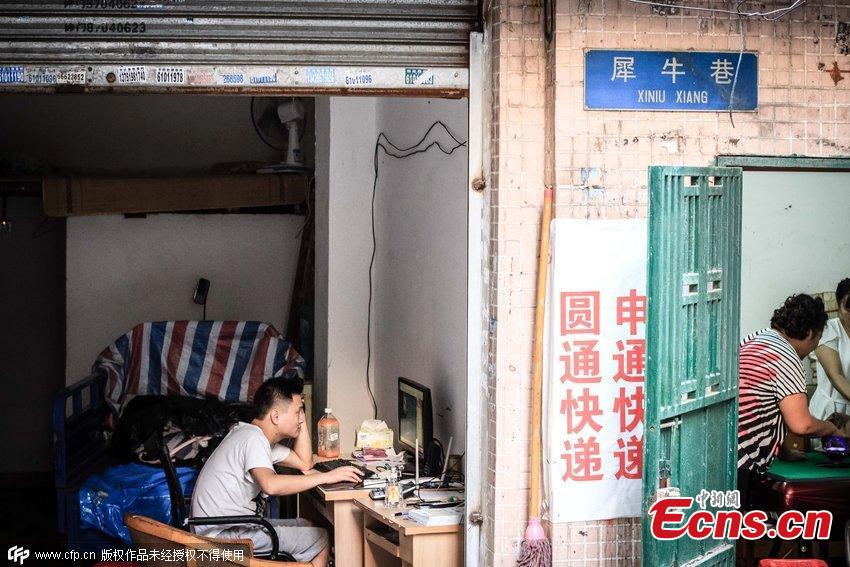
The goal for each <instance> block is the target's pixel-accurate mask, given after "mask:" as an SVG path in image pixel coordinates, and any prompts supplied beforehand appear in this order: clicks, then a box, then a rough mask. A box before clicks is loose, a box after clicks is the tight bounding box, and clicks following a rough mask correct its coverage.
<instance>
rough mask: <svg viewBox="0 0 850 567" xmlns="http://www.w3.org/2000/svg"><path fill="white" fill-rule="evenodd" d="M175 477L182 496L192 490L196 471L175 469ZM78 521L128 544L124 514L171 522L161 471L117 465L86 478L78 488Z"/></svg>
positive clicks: (145, 467)
mask: <svg viewBox="0 0 850 567" xmlns="http://www.w3.org/2000/svg"><path fill="white" fill-rule="evenodd" d="M177 477H178V478H179V479H180V485H181V486H182V487H183V494H185V495H186V496H189V495H190V494H192V489H193V488H194V487H195V479H196V478H197V477H198V471H196V470H195V469H192V468H188V467H178V468H177ZM79 499H80V519H81V520H82V522H83V525H84V526H91V527H93V528H95V529H98V530H101V531H103V532H105V533H107V534H109V535H111V536H114V537H117V538H120V539H122V540H124V541H125V542H126V543H127V544H128V545H130V544H131V541H130V532H129V531H128V530H127V526H125V525H124V514H128V513H132V514H139V515H141V516H147V517H148V518H152V519H154V520H158V521H160V522H163V523H166V524H168V523H170V522H171V499H170V497H169V494H168V483H167V482H166V480H165V473H164V472H163V471H162V469H159V468H156V467H150V466H147V465H141V464H137V463H131V464H127V465H118V466H115V467H111V468H109V469H107V470H106V471H104V473H103V474H101V475H94V476H91V477H89V478H88V479H87V480H86V482H85V483H84V484H83V486H82V487H80V492H79Z"/></svg>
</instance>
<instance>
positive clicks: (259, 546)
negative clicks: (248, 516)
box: [215, 518, 328, 562]
mask: <svg viewBox="0 0 850 567" xmlns="http://www.w3.org/2000/svg"><path fill="white" fill-rule="evenodd" d="M268 521H269V523H270V524H271V525H272V526H274V529H275V531H276V532H277V539H278V540H279V541H280V549H279V550H278V551H283V552H286V553H288V554H290V555H291V556H292V557H294V558H295V560H296V561H303V562H308V561H310V560H311V559H313V558H314V557H316V556H317V555H318V554H319V552H320V551H322V549H324V548H325V547H327V545H328V534H327V532H325V530H324V529H323V528H317V527H315V526H313V524H311V523H310V522H308V521H307V520H305V519H304V518H295V519H294V520H273V519H269V520H268ZM215 537H220V538H224V539H249V538H250V539H251V540H253V542H254V553H255V554H258V555H267V554H268V553H270V552H271V550H272V540H271V538H270V537H269V534H268V532H267V531H265V530H264V529H262V528H258V527H256V526H234V527H232V528H227V529H226V530H224V531H222V532H219V533H218V534H217V535H216V536H215Z"/></svg>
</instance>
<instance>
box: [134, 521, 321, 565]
mask: <svg viewBox="0 0 850 567" xmlns="http://www.w3.org/2000/svg"><path fill="white" fill-rule="evenodd" d="M124 523H125V524H126V525H127V528H128V529H129V530H130V537H131V538H132V540H133V546H134V547H136V548H137V549H144V550H145V552H146V555H147V557H146V561H145V562H144V565H147V566H151V567H188V566H189V565H192V566H194V567H208V566H209V567H212V566H215V567H223V566H233V567H236V566H241V567H246V566H247V567H284V566H285V567H311V564H310V563H299V562H294V561H290V562H285V563H280V562H277V561H266V560H264V559H259V558H257V557H254V554H253V551H254V543H253V542H252V541H251V540H250V539H224V538H211V537H203V536H199V535H196V534H193V533H189V532H186V531H183V530H180V529H177V528H175V527H173V526H169V525H167V524H163V523H162V522H157V521H156V520H152V519H150V518H146V517H145V516H138V515H136V514H127V515H126V516H124ZM271 533H272V534H274V530H272V532H271ZM272 541H273V542H274V543H275V544H276V543H277V541H276V539H275V538H274V536H272ZM213 550H217V551H218V553H216V554H215V557H216V558H215V559H212V557H211V556H210V552H212V551H213ZM152 551H157V552H158V553H156V554H155V555H156V556H157V557H153V555H154V554H152V553H151V552H152ZM189 551H191V552H194V554H193V555H194V557H191V558H190V557H189V555H188V554H187V552H189ZM223 551H229V552H239V551H241V552H242V553H241V559H239V558H238V557H236V556H233V555H232V554H224V553H221V552H223ZM162 552H166V553H162ZM199 552H205V553H204V554H200V553H199ZM181 558H182V559H181Z"/></svg>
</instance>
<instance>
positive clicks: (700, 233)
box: [643, 166, 741, 567]
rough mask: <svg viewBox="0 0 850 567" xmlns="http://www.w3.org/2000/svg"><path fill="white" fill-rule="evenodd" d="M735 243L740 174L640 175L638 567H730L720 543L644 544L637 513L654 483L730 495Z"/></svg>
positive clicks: (675, 170)
mask: <svg viewBox="0 0 850 567" xmlns="http://www.w3.org/2000/svg"><path fill="white" fill-rule="evenodd" d="M740 235H741V169H740V168H733V167H699V168H697V167H656V166H653V167H650V168H649V269H648V280H649V281H648V286H647V295H648V302H649V306H648V321H647V346H646V357H647V359H646V429H645V436H644V439H645V448H644V473H643V504H644V508H643V510H644V520H645V521H644V522H643V526H644V529H643V565H644V566H645V567H662V566H667V565H685V564H688V565H689V566H690V565H700V566H709V565H729V566H732V565H734V563H735V555H734V545H733V542H730V541H727V540H719V541H718V540H714V539H712V538H709V539H704V540H692V539H688V538H687V537H684V538H680V539H678V540H673V541H659V540H656V539H654V538H653V537H652V535H651V534H650V531H649V521H647V520H648V516H647V515H646V510H648V509H649V506H650V505H651V504H652V502H653V501H654V499H655V497H656V490H657V489H658V487H659V479H660V478H661V476H662V475H663V476H669V478H668V480H667V485H668V486H671V487H677V488H679V489H680V491H681V495H682V496H692V497H696V496H697V495H698V494H699V493H700V491H701V490H703V489H705V490H709V491H711V490H723V491H725V490H732V489H734V487H735V483H736V462H737V444H738V442H737V425H738V403H737V402H738V400H737V393H738V348H737V347H738V320H739V309H740V305H739V303H740V266H741V259H740V246H741V236H740ZM692 511H693V509H692Z"/></svg>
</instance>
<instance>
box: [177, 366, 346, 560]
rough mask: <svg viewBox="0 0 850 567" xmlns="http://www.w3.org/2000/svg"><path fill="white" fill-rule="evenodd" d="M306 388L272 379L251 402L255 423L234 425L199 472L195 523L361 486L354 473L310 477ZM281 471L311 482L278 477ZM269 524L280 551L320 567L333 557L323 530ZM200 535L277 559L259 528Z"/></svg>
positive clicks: (204, 529)
mask: <svg viewBox="0 0 850 567" xmlns="http://www.w3.org/2000/svg"><path fill="white" fill-rule="evenodd" d="M302 387H303V385H302V383H301V381H300V380H297V379H288V378H271V379H269V380H267V381H266V382H264V383H263V385H262V386H260V387H259V388H258V389H257V393H256V394H255V395H254V400H253V405H254V407H255V409H256V411H257V417H256V418H255V419H254V420H253V421H252V422H251V423H238V424H236V425H234V426H233V428H231V430H230V431H229V432H228V434H227V436H226V437H225V438H224V439H223V440H222V442H221V444H220V445H219V446H218V447H217V448H216V449H215V451H213V453H212V455H210V458H209V459H207V462H206V463H205V464H204V466H203V468H202V469H201V473H200V474H199V475H198V480H197V482H196V483H195V490H194V492H193V494H192V516H193V517H214V516H248V515H256V514H257V513H258V512H260V511H262V509H263V507H264V503H265V502H264V497H266V496H271V497H274V496H287V495H290V494H297V493H299V492H303V491H305V490H310V489H312V488H315V487H316V486H319V485H321V484H333V483H337V482H360V480H361V479H360V473H359V472H358V470H357V469H356V468H354V467H341V468H338V469H335V470H333V471H331V472H327V473H318V472H314V473H312V474H309V473H308V471H310V470H311V469H312V468H313V447H312V443H311V441H310V432H309V431H308V429H307V426H306V425H305V423H304V401H303V400H302V398H301V391H302ZM284 439H295V443H294V445H293V447H292V449H291V450H290V449H289V448H287V447H284V446H282V445H280V444H279V443H280V442H281V441H283V440H284ZM276 463H280V464H282V465H284V466H286V467H289V468H293V469H297V470H300V471H302V472H305V473H308V474H304V475H281V474H277V473H276V472H275V470H274V465H275V464H276ZM269 521H270V522H271V524H272V525H273V526H274V529H275V531H276V532H277V536H278V539H279V542H280V549H279V551H282V552H286V553H289V554H290V555H291V556H292V557H294V558H295V560H296V561H302V562H311V563H312V564H313V566H314V567H326V566H327V564H328V558H329V555H330V550H329V547H328V537H327V534H326V533H325V530H324V529H322V528H318V527H314V526H312V525H311V524H310V523H309V522H307V521H306V520H303V519H302V518H297V519H295V520H277V519H270V520H269ZM194 530H195V532H196V533H198V534H201V535H205V536H210V537H222V538H226V539H248V538H250V539H251V540H253V542H254V553H255V554H259V555H263V554H267V553H269V552H270V551H271V538H270V536H269V535H268V533H267V532H266V531H264V530H263V529H262V528H261V527H259V526H254V525H223V526H195V528H194Z"/></svg>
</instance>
